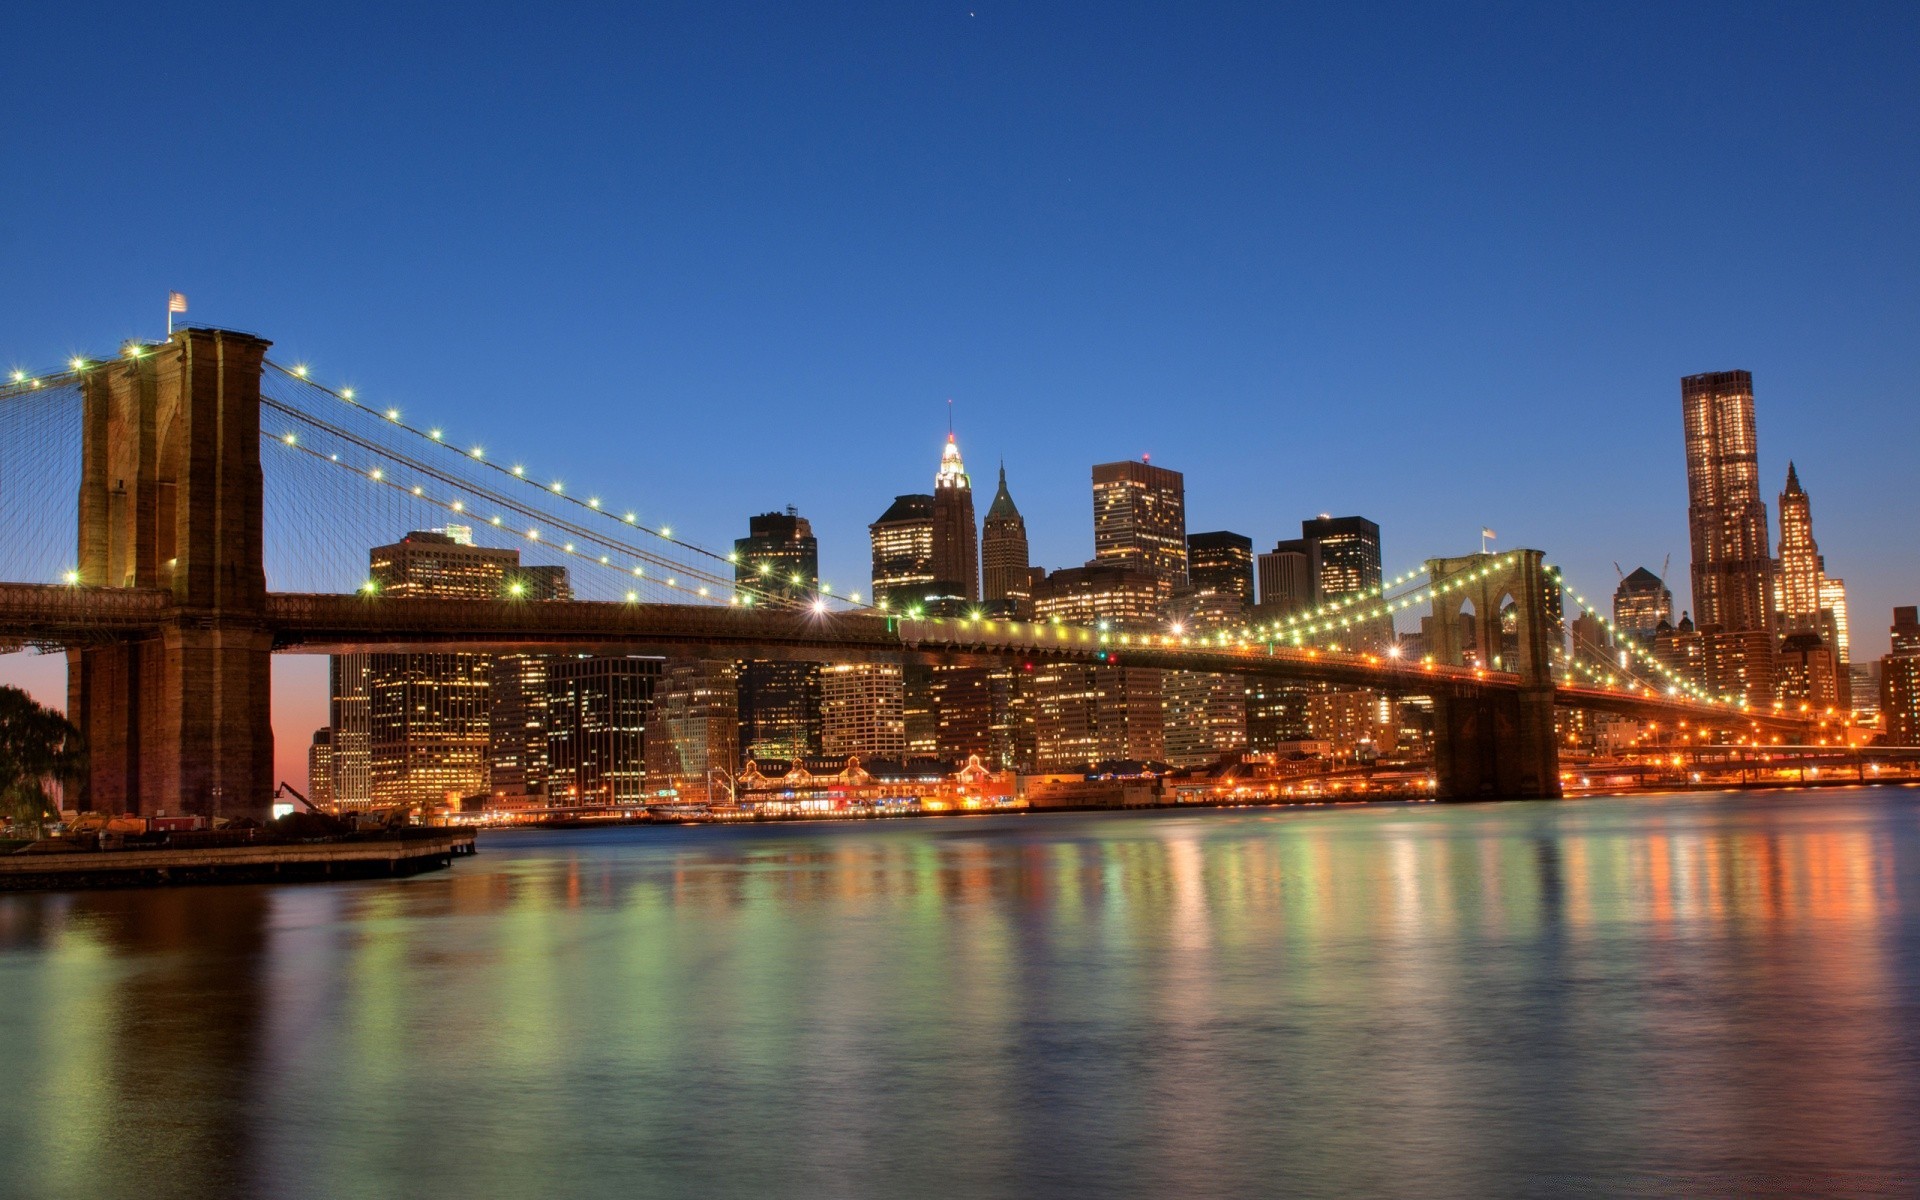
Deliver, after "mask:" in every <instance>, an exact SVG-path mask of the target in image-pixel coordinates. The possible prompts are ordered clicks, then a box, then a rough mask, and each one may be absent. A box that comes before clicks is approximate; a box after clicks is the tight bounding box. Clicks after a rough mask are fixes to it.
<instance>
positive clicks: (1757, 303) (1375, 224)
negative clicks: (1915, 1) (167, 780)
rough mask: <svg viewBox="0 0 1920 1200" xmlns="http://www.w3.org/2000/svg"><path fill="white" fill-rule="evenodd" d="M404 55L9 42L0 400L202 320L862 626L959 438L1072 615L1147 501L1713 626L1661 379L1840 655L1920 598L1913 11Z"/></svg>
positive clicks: (1502, 16) (101, 41)
mask: <svg viewBox="0 0 1920 1200" xmlns="http://www.w3.org/2000/svg"><path fill="white" fill-rule="evenodd" d="M406 7H407V6H397V5H378V6H371V5H369V6H361V5H354V4H328V5H271V6H265V5H263V6H256V8H255V9H254V10H253V11H249V12H246V13H245V15H237V14H238V13H239V10H228V11H227V12H226V13H224V14H223V13H222V12H220V11H217V10H212V9H201V8H199V7H197V6H195V5H191V4H167V5H151V4H142V5H137V6H126V7H115V6H104V5H89V4H84V3H83V4H72V5H31V6H22V7H20V8H19V10H18V11H15V12H12V13H10V14H9V19H8V22H7V30H6V33H7V38H6V42H7V55H6V58H7V67H6V70H5V72H4V74H0V89H4V91H3V94H0V113H4V116H3V117H0V129H3V130H4V140H3V141H0V145H3V146H4V149H5V152H6V158H7V160H8V165H9V168H10V180H11V182H10V186H8V187H7V188H6V189H5V191H4V199H0V262H3V263H4V264H5V270H6V275H7V278H8V279H9V281H10V282H11V283H12V285H13V286H12V287H11V288H10V289H9V290H8V292H7V294H6V297H5V298H4V299H0V313H3V314H4V320H0V365H11V364H12V362H18V363H19V364H20V365H22V366H27V367H46V366H51V365H53V364H56V363H58V362H60V361H61V360H63V359H64V358H65V357H67V355H68V354H69V353H71V352H74V351H87V352H95V353H99V352H110V351H111V349H112V348H113V347H114V346H115V345H117V344H118V342H119V341H120V340H121V339H123V338H125V337H128V336H133V335H146V336H156V335H157V334H158V333H159V332H160V329H161V327H162V325H163V321H164V313H163V309H162V301H163V299H164V296H165V293H166V292H167V291H168V290H169V289H179V290H181V291H184V292H186V293H187V294H188V295H189V297H190V298H191V303H192V311H191V314H190V316H191V319H192V320H193V321H194V322H195V323H208V324H222V325H228V326H232V327H237V328H244V329H251V330H255V331H258V332H260V333H262V334H264V335H266V336H268V337H270V338H272V339H274V340H275V342H276V343H277V344H278V350H277V354H278V355H279V356H281V357H283V358H285V359H289V360H291V359H305V360H307V361H309V362H311V363H312V364H313V365H314V368H315V370H316V373H317V375H318V376H319V377H321V378H324V379H327V380H331V381H335V382H342V383H351V384H353V385H354V386H357V387H358V388H360V389H361V390H362V393H363V395H364V396H365V397H366V398H368V399H370V400H371V399H374V398H378V399H380V400H381V401H389V400H390V401H392V402H396V403H399V404H401V405H403V406H404V407H405V408H406V409H407V410H408V411H409V413H410V414H417V415H418V416H419V418H420V419H421V420H422V421H423V422H425V421H432V422H436V423H444V424H446V425H447V426H448V428H449V429H452V430H455V431H457V432H458V433H459V434H460V435H461V436H463V437H464V436H471V437H473V438H474V439H476V440H479V441H483V442H485V443H486V444H488V445H489V446H490V447H493V448H497V449H498V450H499V451H500V452H501V453H511V454H513V455H514V456H516V457H518V458H521V459H524V460H525V461H527V462H528V463H529V464H531V465H535V466H536V467H538V468H540V469H543V470H550V471H552V472H553V473H554V474H557V475H560V476H562V477H564V478H566V479H568V480H569V482H575V483H577V484H578V486H580V487H584V488H591V489H593V490H595V491H598V492H600V493H601V494H604V495H606V496H608V497H610V498H616V499H618V500H619V501H621V502H623V503H627V504H631V505H633V506H636V507H639V508H641V509H642V510H643V511H647V512H650V513H654V514H657V515H658V516H659V519H662V520H667V521H670V522H671V523H672V524H673V525H674V526H675V527H676V531H677V532H682V533H685V534H686V535H688V536H689V537H691V538H693V539H694V540H698V541H701V542H704V543H707V544H710V545H718V544H722V543H724V542H726V541H727V540H728V539H730V538H732V537H734V536H736V535H738V534H740V533H744V531H745V530H744V523H745V517H746V515H747V514H749V513H752V512H756V511H762V510H765V509H768V508H773V507H777V506H782V505H786V504H789V503H791V504H795V505H798V506H799V508H800V510H801V511H802V512H803V513H804V514H805V515H807V516H809V517H810V518H812V520H813V521H814V524H815V528H816V531H817V532H818V533H819V535H820V538H821V543H822V553H823V559H824V563H823V566H824V574H825V575H826V576H827V577H828V578H829V579H830V580H833V581H835V582H840V581H842V580H844V581H845V582H841V583H840V586H841V587H843V588H852V587H858V588H861V589H863V590H864V588H865V586H866V584H867V578H866V576H867V558H866V554H867V549H866V540H865V539H866V533H865V526H866V524H867V522H869V521H871V520H872V519H873V518H874V517H876V516H877V515H878V514H879V513H880V512H881V510H882V509H883V508H885V506H886V504H887V503H888V501H889V499H890V498H891V497H892V496H893V495H894V494H896V493H899V492H907V491H924V490H928V488H929V487H930V485H931V481H932V478H933V471H934V467H935V464H936V461H937V456H938V450H939V442H940V440H941V438H942V436H943V435H944V432H945V420H946V413H945V401H946V400H947V398H949V397H951V398H952V399H953V400H954V407H955V413H956V419H957V423H958V429H959V433H960V440H961V445H962V448H963V449H964V450H965V452H966V454H967V457H968V461H969V464H970V466H971V467H972V469H973V472H974V476H975V480H976V487H977V488H978V489H979V490H980V492H981V498H980V507H981V508H982V509H984V507H985V502H986V498H987V495H989V494H990V493H991V490H992V475H993V466H994V463H995V461H996V459H998V458H999V457H1000V456H1003V455H1004V457H1005V460H1006V464H1007V470H1008V474H1009V477H1010V480H1011V482H1012V486H1013V490H1014V495H1015V498H1016V499H1017V500H1018V502H1019V504H1020V506H1021V508H1022V510H1023V511H1024V512H1025V513H1026V515H1027V517H1028V520H1029V523H1030V526H1031V529H1032V535H1033V548H1034V556H1035V559H1036V561H1037V562H1039V563H1042V564H1044V565H1047V566H1050V567H1057V566H1063V565H1071V564H1074V563H1078V562H1079V561H1081V560H1083V559H1085V558H1086V557H1088V556H1089V555H1090V554H1091V552H1092V533H1091V502H1090V499H1089V487H1088V467H1089V465H1090V464H1092V463H1094V462H1096V461H1103V460H1108V459H1114V458H1123V457H1130V456H1135V455H1138V454H1140V453H1141V452H1151V453H1152V455H1153V458H1154V461H1155V462H1158V463H1161V464H1164V465H1166V466H1170V467H1175V468H1178V469H1181V470H1184V471H1185V472H1186V473H1187V496H1188V514H1189V527H1190V528H1191V529H1193V530H1203V529H1214V528H1222V527H1224V528H1230V529H1234V530H1238V531H1240V532H1243V533H1246V534H1248V535H1250V536H1252V537H1253V538H1255V540H1256V541H1257V542H1260V543H1264V544H1271V543H1272V541H1273V540H1274V539H1276V538H1277V537H1282V536H1287V535H1289V534H1293V533H1297V530H1298V522H1299V520H1300V519H1301V518H1302V517H1303V516H1308V515H1311V514H1313V513H1316V512H1320V511H1332V512H1336V513H1346V512H1360V513H1363V514H1365V515H1367V516H1370V517H1372V518H1374V519H1375V520H1377V521H1379V522H1380V524H1381V526H1382V527H1383V531H1384V532H1383V539H1384V542H1385V550H1386V559H1387V569H1388V571H1389V572H1390V573H1392V572H1395V571H1398V570H1400V569H1402V568H1403V567H1405V566H1409V565H1412V564H1414V563H1415V562H1417V561H1418V560H1419V559H1420V558H1422V557H1423V556H1425V555H1427V554H1430V553H1443V552H1446V553H1452V552H1460V551H1464V550H1466V549H1470V548H1473V547H1474V546H1476V545H1477V531H1478V529H1479V528H1480V526H1481V525H1482V524H1490V525H1492V526H1494V527H1495V528H1497V529H1498V530H1499V531H1500V534H1501V543H1502V544H1505V545H1538V546H1541V547H1544V548H1545V549H1547V550H1548V551H1549V552H1550V553H1551V554H1552V555H1553V557H1554V558H1555V559H1556V560H1558V561H1560V562H1563V563H1564V564H1565V565H1566V567H1567V569H1568V572H1569V574H1570V576H1572V577H1574V578H1575V579H1576V580H1578V581H1581V582H1582V585H1583V586H1584V587H1586V588H1588V589H1591V590H1592V591H1594V592H1605V591H1607V590H1609V589H1610V588H1611V586H1612V583H1613V582H1614V576H1613V568H1612V566H1611V564H1612V562H1613V561H1614V560H1618V561H1619V562H1620V564H1621V565H1622V566H1624V567H1626V568H1627V569H1629V570H1631V569H1632V568H1633V567H1634V566H1635V565H1636V564H1641V563H1644V564H1647V565H1650V566H1652V567H1653V568H1654V569H1656V570H1657V569H1658V568H1659V565H1660V561H1661V559H1662V558H1663V557H1664V556H1665V555H1667V554H1669V553H1671V554H1672V555H1673V556H1674V560H1675V564H1676V569H1675V572H1674V576H1675V579H1674V582H1675V584H1676V591H1677V592H1678V593H1679V596H1678V602H1679V603H1680V604H1682V605H1686V604H1687V603H1688V601H1687V597H1686V590H1687V589H1686V584H1685V569H1684V563H1685V561H1686V558H1687V541H1686V512H1685V504H1686V493H1685V482H1684V475H1683V459H1682V447H1681V438H1680V416H1679V411H1680V410H1679V385H1678V379H1679V376H1681V375H1682V374H1687V373H1691V372H1696V371H1708V370H1719V369H1726V368H1730V367H1744V368H1747V369H1750V370H1752V371H1753V372H1754V376H1755V382H1756V392H1757V394H1758V404H1759V426H1760V447H1761V459H1762V467H1763V471H1764V475H1765V479H1766V485H1767V492H1768V499H1769V508H1770V509H1771V508H1772V507H1773V499H1772V494H1773V493H1774V492H1777V490H1778V488H1779V486H1780V483H1781V481H1782V478H1783V477H1784V475H1785V472H1786V465H1787V459H1788V457H1789V455H1791V456H1792V457H1793V458H1795V459H1796V460H1797V461H1798V463H1799V466H1800V471H1801V477H1802V479H1803V480H1804V482H1805V483H1806V486H1807V487H1808V489H1809V490H1810V491H1811V492H1812V494H1813V500H1814V520H1815V532H1816V534H1817V536H1818V537H1819V540H1820V543H1821V547H1822V549H1823V550H1824V551H1825V553H1826V555H1827V560H1828V567H1829V570H1830V571H1832V572H1833V573H1835V574H1839V575H1842V576H1844V577H1846V578H1847V580H1848V581H1849V583H1850V585H1851V587H1852V597H1853V608H1854V624H1855V627H1856V630H1857V631H1858V632H1857V634H1856V637H1857V640H1858V643H1859V645H1860V646H1861V648H1862V649H1861V650H1860V651H1857V652H1856V653H1857V654H1863V655H1864V654H1877V653H1879V652H1881V650H1882V649H1883V648H1884V646H1885V628H1884V627H1885V625H1886V623H1887V621H1888V612H1887V610H1888V608H1889V607H1890V606H1891V605H1893V604H1896V603H1902V602H1909V603H1910V602H1913V601H1916V600H1920V569H1916V564H1915V560H1914V547H1915V541H1914V534H1913V530H1914V528H1915V517H1916V515H1917V514H1916V507H1917V505H1916V499H1915V492H1914V488H1913V487H1912V485H1911V482H1910V481H1911V475H1912V467H1913V465H1914V462H1915V445H1916V434H1917V433H1920V417H1916V415H1915V409H1914V405H1913V400H1914V390H1915V386H1914V380H1915V379H1916V378H1920V369H1916V368H1920V362H1916V358H1920V342H1916V338H1915V333H1916V329H1920V283H1916V279H1920V271H1917V270H1916V268H1920V221H1916V213H1920V186H1917V185H1920V169H1917V168H1920V121H1916V120H1915V116H1916V114H1920V67H1917V66H1916V64H1917V63H1920V6H1915V5H1912V4H1901V5H1887V6H1874V5H1867V4H1849V5H1843V6H1813V5H1798V6H1791V7H1771V6H1763V5H1758V4H1736V5H1728V6H1724V7H1699V6H1683V5H1635V6H1618V5H1609V6H1602V5H1592V6H1587V5H1515V6H1511V7H1482V6H1469V5H1464V4H1453V3H1449V4H1443V5H1435V6H1432V7H1416V6H1393V5H1338V6H1336V5H1320V6H1311V7H1310V6H1281V5H1268V4H1248V5H1240V6H1217V5H1199V4H1178V5H1174V4H1168V5H1163V6H1147V5H1137V4H1117V3H1101V4H1083V5H1070V4H1043V3H1023V4H1008V3H996V2H994V0H978V2H977V3H962V2H958V0H956V2H952V3H948V2H945V0H940V2H928V3H890V4H871V5H851V4H832V5H827V4H794V3H783V4H766V5H727V4H713V3H699V4H664V3H662V4H638V5H605V6H585V5H557V6H553V5H525V4H513V5H484V4H481V5H462V6H459V7H457V8H451V7H449V8H446V9H442V10H439V11H430V10H429V9H428V8H427V6H420V7H419V11H417V12H408V11H403V9H405V8H406ZM1623 10H1624V11H1623ZM9 360H10V361H9ZM396 532H398V531H396ZM38 669H39V668H37V667H35V668H29V667H25V666H22V665H21V664H20V662H19V660H17V659H16V660H0V672H12V673H15V674H23V673H24V674H31V673H32V671H34V670H38ZM283 736H284V731H283Z"/></svg>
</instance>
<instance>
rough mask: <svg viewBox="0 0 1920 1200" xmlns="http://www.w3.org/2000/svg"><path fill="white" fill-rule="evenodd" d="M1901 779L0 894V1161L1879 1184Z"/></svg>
mask: <svg viewBox="0 0 1920 1200" xmlns="http://www.w3.org/2000/svg"><path fill="white" fill-rule="evenodd" d="M1914 796H1915V793H1910V792H1905V791H1898V790H1881V791H1875V790H1871V789H1863V790H1858V791H1853V792H1830V793H1821V794H1817V795H1806V794H1792V793H1783V794H1779V795H1773V796H1764V797H1756V796H1745V797H1718V796H1688V797H1671V798H1658V799H1645V798H1642V799H1634V800H1618V801H1615V800H1587V801H1579V802H1569V803H1566V804H1560V805H1522V806H1504V807H1471V808H1440V807H1437V806H1418V807H1412V808H1377V809H1365V810H1361V809H1347V810H1339V811H1327V810H1313V811H1301V812H1283V811H1274V810H1247V811H1244V812H1235V813H1201V814H1147V815H1098V816H1093V815H1089V816H1032V817H995V818H979V819H955V820H948V821H926V822H917V823H899V824H886V825H879V826H874V825H814V826H787V827H779V828H771V829H758V830H755V829H668V830H651V831H647V830H641V831H607V832H585V833H567V834H518V835H501V836H498V837H494V838H490V839H488V840H486V841H485V842H483V846H482V853H481V855H480V857H478V858H476V859H474V860H471V861H468V862H463V863H461V864H460V865H459V866H458V867H456V868H455V869H454V870H452V871H450V872H447V873H444V874H440V875H436V876H428V877H422V878H420V879H415V880H409V881H405V882H402V883H387V884H354V885H336V886H331V887H296V888H283V889H265V888H241V887H236V888H219V889H186V890H180V891H171V892H153V893H133V892H122V893H94V894H82V895H67V896H14V897H0V1023H3V1024H0V1030H4V1033H5V1036H6V1045H7V1048H8V1055H9V1058H10V1060H11V1063H12V1065H13V1068H14V1069H13V1070H11V1071H10V1072H9V1080H10V1083H11V1085H12V1086H11V1087H10V1088H9V1089H8V1091H7V1093H6V1094H5V1096H4V1098H0V1141H4V1145H5V1147H6V1151H7V1152H6V1154H5V1156H4V1158H3V1159H0V1193H3V1194H21V1195H35V1196H48V1197H59V1196H88V1197H94V1196H116V1195H142V1196H157V1195H170V1194H178V1195H301V1196H305V1195H311V1196H347V1195H362V1194H364V1195H382V1194H395V1193H396V1192H404V1193H406V1194H410V1195H421V1196H436V1195H448V1196H453V1195H463V1196H464V1195H509V1194H532V1193H539V1194H604V1195H622V1196H626V1195H636V1194H638V1195H647V1194H689V1193H691V1194H724V1193H735V1194H739V1193H778V1194H815V1195H900V1194H905V1193H910V1192H938V1193H940V1194H994V1195H1013V1194H1036V1193H1081V1194H1102V1195H1108V1194H1137V1195H1167V1194H1176V1193H1177V1194H1210V1193H1211V1194H1247V1193H1250V1192H1252V1193H1270V1192H1274V1191H1282V1190H1284V1191H1290V1192H1305V1193H1324V1192H1335V1191H1366V1192H1383V1193H1402V1194H1405V1193H1411V1192H1420V1193H1422V1194H1481V1193H1485V1192H1489V1191H1492V1192H1508V1193H1511V1192H1515V1191H1542V1190H1551V1189H1555V1188H1569V1187H1572V1188H1581V1187H1585V1188H1597V1189H1598V1190H1603V1191H1620V1190H1634V1189H1639V1190H1647V1191H1672V1190H1687V1189H1690V1190H1718V1191H1725V1190H1730V1189H1733V1188H1736V1187H1737V1188H1743V1189H1746V1190H1760V1191H1779V1190H1795V1189H1810V1190H1845V1191H1850V1192H1856V1193H1859V1192H1872V1191H1875V1190H1884V1191H1889V1192H1901V1191H1906V1190H1908V1189H1909V1187H1910V1186H1911V1183H1912V1181H1913V1180H1914V1179H1915V1178H1920V1152H1917V1151H1916V1149H1915V1148H1916V1147H1920V1095H1917V1094H1916V1092H1917V1091H1920V1083H1917V1082H1916V1081H1917V1080H1920V1071H1916V1069H1915V1068H1916V1067H1920V1023H1916V1022H1913V1021H1912V1020H1910V1019H1906V1018H1905V1017H1903V1013H1911V1012H1912V1011H1914V1006H1915V1004H1916V1001H1917V1000H1920V964H1916V961H1915V956H1916V953H1917V952H1920V921H1916V918H1915V913H1916V906H1917V905H1920V894H1916V883H1915V880H1916V878H1920V875H1917V874H1916V870H1915V868H1916V865H1920V829H1917V828H1916V816H1917V815H1920V808H1916V806H1915V804H1914V799H1913V797H1914ZM396 1180H403V1181H405V1182H404V1186H402V1185H399V1184H396V1183H395V1181H396Z"/></svg>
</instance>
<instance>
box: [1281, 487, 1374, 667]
mask: <svg viewBox="0 0 1920 1200" xmlns="http://www.w3.org/2000/svg"><path fill="white" fill-rule="evenodd" d="M1300 538H1301V540H1302V541H1306V542H1311V543H1312V544H1313V547H1314V557H1315V559H1316V560H1317V561H1318V564H1319V575H1318V578H1317V579H1316V580H1315V583H1316V585H1317V589H1318V595H1319V602H1320V603H1322V604H1328V603H1333V602H1335V601H1344V602H1352V601H1354V600H1358V599H1360V598H1361V597H1362V596H1364V595H1366V594H1367V593H1368V592H1370V591H1372V590H1373V589H1375V588H1378V587H1379V586H1380V583H1381V580H1382V579H1383V578H1384V571H1383V570H1382V568H1381V565H1380V527H1379V526H1378V525H1376V524H1374V523H1373V522H1372V521H1369V520H1367V519H1366V518H1365V517H1330V516H1325V515H1322V516H1319V517H1315V518H1313V519H1312V520H1308V521H1302V522H1300ZM1352 640H1353V642H1354V644H1355V645H1357V646H1359V647H1361V648H1362V649H1371V650H1383V649H1385V648H1386V647H1387V645H1388V644H1390V643H1391V642H1392V641H1393V621H1392V620H1391V619H1390V618H1388V617H1375V618H1369V619H1368V620H1366V621H1364V622H1362V623H1361V624H1359V625H1358V626H1356V628H1355V629H1354V632H1353V639H1352Z"/></svg>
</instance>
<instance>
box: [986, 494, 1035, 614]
mask: <svg viewBox="0 0 1920 1200" xmlns="http://www.w3.org/2000/svg"><path fill="white" fill-rule="evenodd" d="M980 559H981V565H982V571H981V581H982V584H983V585H984V591H983V593H982V598H983V599H985V600H987V601H989V602H993V601H999V602H1001V603H1003V604H1004V605H1005V606H1006V607H1005V610H1004V611H1005V613H1006V615H1008V616H1012V617H1017V618H1019V619H1021V620H1025V619H1027V618H1029V617H1031V616H1032V615H1033V579H1032V568H1031V566H1030V565H1029V563H1028V552H1027V522H1026V519H1025V518H1023V517H1022V516H1021V515H1020V510H1019V508H1017V507H1016V506H1015V505H1014V503H1013V496H1012V495H1011V494H1009V493H1008V491H1007V468H1006V465H1005V464H1004V463H1003V464H1002V465H1001V467H1000V486H999V487H998V488H996V489H994V493H993V503H992V504H990V505H988V506H987V518H986V520H985V521H984V522H983V523H982V527H981V531H980Z"/></svg>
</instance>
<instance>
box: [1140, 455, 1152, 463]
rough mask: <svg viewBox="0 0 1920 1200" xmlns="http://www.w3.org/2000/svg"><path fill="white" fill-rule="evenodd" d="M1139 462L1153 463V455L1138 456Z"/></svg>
mask: <svg viewBox="0 0 1920 1200" xmlns="http://www.w3.org/2000/svg"><path fill="white" fill-rule="evenodd" d="M1140 461H1141V462H1152V461H1153V455H1151V454H1142V455H1141V456H1140Z"/></svg>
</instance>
